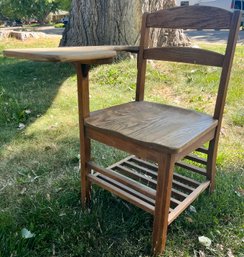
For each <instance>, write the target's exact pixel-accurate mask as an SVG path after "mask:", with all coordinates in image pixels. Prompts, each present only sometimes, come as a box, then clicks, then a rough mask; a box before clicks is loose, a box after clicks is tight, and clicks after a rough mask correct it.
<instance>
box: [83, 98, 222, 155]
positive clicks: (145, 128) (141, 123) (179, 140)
mask: <svg viewBox="0 0 244 257" xmlns="http://www.w3.org/2000/svg"><path fill="white" fill-rule="evenodd" d="M217 124H218V122H217V120H214V119H213V117H212V116H210V115H207V114H203V113H199V112H196V111H193V110H187V109H183V108H179V107H174V106H169V105H164V104H158V103H152V102H146V101H142V102H130V103H126V104H122V105H118V106H113V107H110V108H107V109H103V110H99V111H95V112H92V113H91V114H90V117H88V118H86V119H85V125H86V126H87V127H90V128H93V129H95V130H96V131H98V130H99V131H100V132H101V133H105V134H109V135H110V136H116V137H120V138H121V139H122V140H125V141H136V142H137V143H139V144H142V145H147V146H149V147H150V148H154V149H155V150H160V151H167V152H169V153H178V152H180V151H182V150H184V149H185V148H186V147H187V146H189V145H190V144H192V143H194V141H196V139H197V140H199V138H201V137H203V136H205V135H206V134H207V133H209V132H211V131H213V129H215V127H216V126H217ZM189 125H190V126H189Z"/></svg>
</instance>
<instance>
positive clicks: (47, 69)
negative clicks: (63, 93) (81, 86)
mask: <svg viewBox="0 0 244 257" xmlns="http://www.w3.org/2000/svg"><path fill="white" fill-rule="evenodd" d="M74 72H75V70H74V69H73V67H72V66H71V65H69V64H60V63H57V64H53V63H37V62H29V61H18V60H14V59H9V58H3V57H1V56H0V129H1V139H0V145H3V144H6V143H7V142H8V141H10V140H11V138H13V137H14V136H15V135H16V133H17V132H18V130H17V128H18V126H19V124H20V123H23V124H24V125H25V126H26V127H27V126H28V125H30V124H31V123H33V122H35V120H36V119H37V118H38V117H40V116H41V115H43V114H44V113H45V112H46V111H47V110H48V108H49V107H50V106H51V104H52V102H53V100H54V98H55V96H56V94H57V92H58V90H59V88H60V86H61V85H62V83H63V82H64V81H65V80H66V79H67V78H68V77H70V76H71V74H74Z"/></svg>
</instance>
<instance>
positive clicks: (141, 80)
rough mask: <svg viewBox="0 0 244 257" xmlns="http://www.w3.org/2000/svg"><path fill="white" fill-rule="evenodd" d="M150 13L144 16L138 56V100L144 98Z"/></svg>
mask: <svg viewBox="0 0 244 257" xmlns="http://www.w3.org/2000/svg"><path fill="white" fill-rule="evenodd" d="M147 15H148V13H144V14H143V16H142V27H141V40H140V47H139V53H138V57H137V81H136V101H142V100H143V99H144V88H145V75H146V65H147V61H146V60H145V59H144V57H143V52H144V49H145V48H147V47H148V38H149V29H148V28H147V27H146V20H147Z"/></svg>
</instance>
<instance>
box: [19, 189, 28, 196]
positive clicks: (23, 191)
mask: <svg viewBox="0 0 244 257" xmlns="http://www.w3.org/2000/svg"><path fill="white" fill-rule="evenodd" d="M26 190H27V189H26V187H23V188H22V190H21V191H20V194H21V195H23V194H24V193H25V192H26Z"/></svg>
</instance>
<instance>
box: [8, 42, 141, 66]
mask: <svg viewBox="0 0 244 257" xmlns="http://www.w3.org/2000/svg"><path fill="white" fill-rule="evenodd" d="M116 51H127V52H132V53H137V52H138V47H134V46H82V47H56V48H26V49H7V50H4V51H3V54H4V56H6V57H15V58H21V59H29V60H32V61H43V62H79V63H83V64H102V63H111V62H112V60H113V57H115V56H116Z"/></svg>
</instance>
